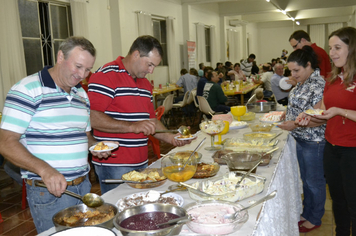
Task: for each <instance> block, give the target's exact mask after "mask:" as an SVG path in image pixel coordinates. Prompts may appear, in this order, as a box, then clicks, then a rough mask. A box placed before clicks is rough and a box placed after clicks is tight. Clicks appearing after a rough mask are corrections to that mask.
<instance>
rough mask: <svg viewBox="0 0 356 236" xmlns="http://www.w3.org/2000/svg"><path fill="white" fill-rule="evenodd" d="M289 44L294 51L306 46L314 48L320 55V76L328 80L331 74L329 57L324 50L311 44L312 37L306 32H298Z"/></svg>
mask: <svg viewBox="0 0 356 236" xmlns="http://www.w3.org/2000/svg"><path fill="white" fill-rule="evenodd" d="M289 43H290V45H291V46H292V48H293V50H296V49H301V48H302V47H304V46H305V45H308V46H310V47H312V48H313V50H314V52H315V53H316V54H317V55H318V61H319V69H320V75H321V76H323V78H327V77H328V74H329V73H330V72H331V64H330V58H329V55H328V54H327V53H326V52H325V50H324V49H322V48H321V47H318V46H317V45H316V44H315V43H311V42H310V36H309V34H308V33H307V32H305V31H304V30H297V31H295V32H294V33H293V34H292V35H291V36H290V37H289Z"/></svg>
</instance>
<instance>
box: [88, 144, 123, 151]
mask: <svg viewBox="0 0 356 236" xmlns="http://www.w3.org/2000/svg"><path fill="white" fill-rule="evenodd" d="M118 147H119V145H117V144H116V143H110V142H99V143H97V144H95V145H93V146H91V147H90V148H89V151H93V152H107V151H112V150H114V149H116V148H118Z"/></svg>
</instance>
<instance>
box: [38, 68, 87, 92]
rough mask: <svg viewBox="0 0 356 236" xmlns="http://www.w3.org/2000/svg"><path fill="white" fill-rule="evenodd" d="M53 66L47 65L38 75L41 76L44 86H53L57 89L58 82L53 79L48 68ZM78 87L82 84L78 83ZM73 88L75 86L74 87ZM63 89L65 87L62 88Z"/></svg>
mask: <svg viewBox="0 0 356 236" xmlns="http://www.w3.org/2000/svg"><path fill="white" fill-rule="evenodd" d="M50 68H52V66H45V67H44V68H43V70H41V71H40V72H39V73H38V75H39V77H40V82H41V84H42V87H48V88H53V89H56V88H57V87H56V83H55V82H54V81H53V79H52V77H51V75H50V74H49V72H48V69H50ZM75 87H76V88H77V89H79V88H81V87H82V85H81V84H80V83H78V84H77V85H76V86H75ZM72 89H73V88H72ZM62 90H63V89H62Z"/></svg>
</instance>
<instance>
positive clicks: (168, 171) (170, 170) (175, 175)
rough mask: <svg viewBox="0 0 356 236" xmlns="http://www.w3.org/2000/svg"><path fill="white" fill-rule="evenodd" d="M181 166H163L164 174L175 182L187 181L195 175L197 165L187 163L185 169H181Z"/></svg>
mask: <svg viewBox="0 0 356 236" xmlns="http://www.w3.org/2000/svg"><path fill="white" fill-rule="evenodd" d="M178 169H179V166H167V167H164V168H163V170H162V171H163V174H164V175H165V176H167V178H168V179H170V180H172V181H175V182H185V181H187V180H189V179H191V178H192V177H193V175H194V174H195V172H196V170H197V167H196V166H192V165H187V166H186V167H185V168H184V170H182V171H179V170H178Z"/></svg>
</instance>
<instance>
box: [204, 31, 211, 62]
mask: <svg viewBox="0 0 356 236" xmlns="http://www.w3.org/2000/svg"><path fill="white" fill-rule="evenodd" d="M210 37H211V35H210V27H209V26H206V27H205V54H206V62H211V40H210Z"/></svg>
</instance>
